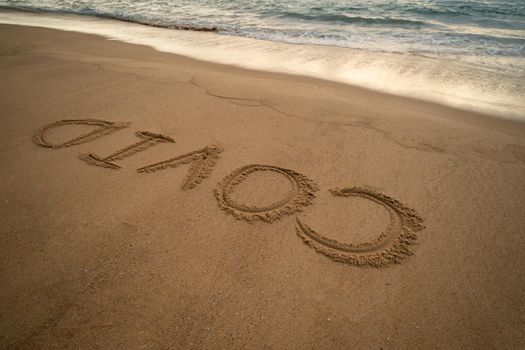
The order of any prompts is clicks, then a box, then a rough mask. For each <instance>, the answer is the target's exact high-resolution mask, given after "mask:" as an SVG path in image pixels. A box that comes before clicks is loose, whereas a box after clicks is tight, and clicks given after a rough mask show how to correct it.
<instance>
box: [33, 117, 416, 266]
mask: <svg viewBox="0 0 525 350" xmlns="http://www.w3.org/2000/svg"><path fill="white" fill-rule="evenodd" d="M71 125H82V126H84V129H85V127H88V128H89V129H90V131H88V132H85V133H83V134H80V135H76V136H72V137H71V138H70V139H69V140H66V141H62V142H60V143H55V142H52V141H50V139H49V136H48V134H49V133H51V132H53V130H54V129H58V128H64V127H67V126H71ZM129 126H130V123H127V122H111V121H106V120H99V119H76V120H60V121H57V122H54V123H51V124H48V125H45V126H44V127H42V128H40V129H39V130H38V131H37V132H36V134H35V135H34V137H33V142H34V143H35V144H36V145H38V146H41V147H46V148H51V149H58V148H65V147H71V146H75V145H80V144H84V143H87V142H90V141H93V140H96V139H98V138H100V137H103V136H108V135H110V134H112V133H114V132H116V131H118V130H121V129H124V128H127V127H129ZM64 130H66V129H64ZM67 131H68V132H70V131H71V129H67ZM135 136H136V137H137V138H138V140H137V142H135V143H132V144H131V145H129V146H126V147H124V148H122V149H119V150H113V151H112V152H108V153H109V154H107V155H105V156H101V155H97V154H94V153H83V154H80V155H79V158H80V159H81V160H83V161H84V162H86V164H88V165H91V166H97V167H102V168H106V169H113V170H118V169H121V166H120V165H119V164H118V162H119V161H120V160H122V159H124V158H127V157H131V156H133V155H134V154H137V153H139V152H143V151H146V150H148V149H150V148H152V147H155V146H156V145H157V144H159V143H175V142H176V141H175V140H174V139H172V138H171V137H169V136H166V135H161V134H156V133H152V132H149V131H137V132H135ZM223 151H224V149H223V148H222V147H220V146H217V145H208V146H205V147H203V148H200V149H198V150H194V151H191V152H188V153H184V154H178V155H176V156H175V157H173V158H169V159H166V160H163V161H160V162H156V163H153V164H148V165H145V166H142V167H140V168H138V169H137V172H138V173H150V172H155V171H160V170H164V169H167V168H178V167H180V166H182V165H189V170H188V172H187V174H186V177H185V179H184V181H183V184H182V187H181V189H182V190H184V191H186V190H190V189H192V188H195V187H197V186H198V185H199V184H200V183H201V182H202V181H203V180H204V179H206V178H208V177H209V176H211V174H212V172H213V170H214V168H215V165H216V164H217V161H218V160H219V158H220V155H221V153H222V152H223ZM257 174H270V175H272V176H279V177H282V178H284V179H285V180H286V182H287V183H288V184H289V186H288V190H287V191H286V193H285V194H284V195H283V194H281V193H279V195H278V197H279V199H277V200H275V201H274V202H270V203H265V204H262V205H249V204H246V203H243V202H242V201H240V200H239V199H238V198H236V196H235V195H234V191H235V189H236V188H237V187H240V186H242V185H243V183H244V182H245V181H249V180H248V179H249V178H250V177H252V176H256V175H257ZM317 191H319V187H318V186H317V185H316V183H315V182H314V181H313V180H311V179H309V178H308V177H306V176H305V175H303V174H301V173H299V172H296V171H294V170H291V169H286V168H282V167H278V166H273V165H263V164H248V165H244V166H241V167H239V168H237V169H235V170H234V171H232V172H231V173H230V174H229V175H227V176H226V177H225V178H224V179H223V180H222V181H220V182H219V184H218V186H217V188H216V189H215V198H216V199H217V202H218V205H219V207H220V208H221V209H223V210H224V211H225V212H227V213H229V214H231V215H233V217H235V218H236V219H239V220H244V221H249V222H251V221H263V222H266V223H272V222H275V221H276V220H280V219H283V218H285V217H288V216H294V215H295V218H294V221H295V231H296V233H297V235H298V236H299V237H300V238H301V239H302V240H303V241H304V243H306V245H307V246H309V247H311V248H313V249H314V250H315V251H316V252H318V253H321V254H323V255H325V256H327V257H329V258H331V259H332V260H333V261H336V262H340V263H345V264H350V265H356V266H369V267H384V266H388V265H392V264H398V263H400V262H401V261H402V260H403V259H404V258H406V257H407V256H409V255H412V254H413V253H412V251H411V250H410V246H411V245H413V244H414V243H415V241H416V238H417V237H416V232H417V231H420V230H422V229H423V228H424V226H423V220H422V219H421V217H420V216H419V215H418V214H417V213H416V212H415V211H414V210H413V209H410V208H409V207H407V206H406V205H404V204H403V203H401V202H399V201H398V200H396V199H394V198H392V197H389V196H387V195H386V194H383V193H379V192H376V191H374V190H371V189H367V188H363V187H345V188H339V189H331V190H330V193H331V194H332V195H333V196H337V197H354V198H360V199H363V200H368V201H372V202H374V203H376V204H378V205H379V206H382V207H383V208H384V209H386V211H387V212H388V217H389V223H388V225H387V227H386V229H385V230H384V231H383V232H381V233H380V234H379V235H378V236H377V237H376V238H374V239H372V240H369V241H367V242H361V243H357V244H352V243H343V242H339V241H337V240H335V239H331V238H328V237H327V236H325V234H322V233H319V232H317V231H316V230H315V229H314V228H312V227H310V226H309V225H308V224H307V223H306V222H305V221H304V219H301V218H299V217H298V216H297V215H298V213H300V212H302V210H303V209H304V208H305V207H307V206H310V205H312V204H313V202H314V199H315V193H316V192H317ZM269 193H270V194H272V191H270V192H269Z"/></svg>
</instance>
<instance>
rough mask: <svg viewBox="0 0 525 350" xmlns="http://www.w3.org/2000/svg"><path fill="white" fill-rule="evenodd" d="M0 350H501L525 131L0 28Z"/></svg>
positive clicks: (515, 306) (311, 82)
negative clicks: (0, 170)
mask: <svg viewBox="0 0 525 350" xmlns="http://www.w3.org/2000/svg"><path fill="white" fill-rule="evenodd" d="M0 81H1V84H0V117H1V121H2V124H1V125H2V127H1V128H0V164H1V169H2V172H1V175H0V193H1V194H2V196H1V200H0V218H1V225H0V257H1V263H0V280H1V281H2V283H1V284H0V300H1V303H0V349H523V348H525V293H524V290H525V253H524V249H525V235H524V233H525V180H524V179H525V125H524V123H520V122H517V121H511V120H503V119H497V118H492V117H490V116H485V115H480V114H474V113H471V112H466V111H461V110H458V109H453V108H450V107H446V106H442V105H437V104H432V103H427V102H423V101H417V100H414V99H410V98H402V97H396V96H391V95H387V94H381V93H377V92H373V91H369V90H365V89H361V88H357V87H352V86H345V85H341V84H336V83H331V82H327V81H320V80H315V79H311V78H306V77H295V76H289V75H282V74H273V73H266V72H255V71H249V70H244V69H240V68H235V67H228V66H222V65H217V64H212V63H206V62H200V61H196V60H191V59H188V58H185V57H181V56H177V55H171V54H167V53H161V52H156V51H154V50H152V49H150V48H148V47H143V46H137V45H131V44H125V43H119V42H116V41H110V40H106V39H104V38H100V37H97V36H90V35H84V34H77V33H71V32H60V31H53V30H46V29H37V28H31V27H21V26H8V25H0Z"/></svg>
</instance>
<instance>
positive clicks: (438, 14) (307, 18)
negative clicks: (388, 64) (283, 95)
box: [0, 0, 525, 57]
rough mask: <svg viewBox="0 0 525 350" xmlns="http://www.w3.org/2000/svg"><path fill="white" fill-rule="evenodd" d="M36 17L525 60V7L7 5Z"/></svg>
mask: <svg viewBox="0 0 525 350" xmlns="http://www.w3.org/2000/svg"><path fill="white" fill-rule="evenodd" d="M0 6H4V7H8V8H17V9H26V10H32V11H50V12H67V13H76V14H83V15H93V16H105V17H111V18H116V19H125V20H128V21H136V22H139V23H148V24H155V25H159V26H166V27H170V26H178V25H185V26H190V27H207V28H217V30H218V32H219V33H222V34H228V35H238V36H247V37H252V38H259V39H267V40H276V41H284V42H291V43H310V44H325V45H335V46H342V47H350V48H358V49H366V50H378V51H387V52H409V53H415V54H422V55H428V56H443V55H447V56H450V55H455V56H485V55H486V56H500V57H508V56H510V57H513V56H514V57H515V56H522V57H525V1H523V0H506V1H451V0H433V1H402V0H396V1H392V0H371V1H370V0H369V1H366V0H352V1H332V0H315V1H313V0H302V1H297V0H295V1H294V0H263V1H246V0H233V1H221V0H191V1H187V0H154V1H145V0H139V1H134V0H109V1H108V0H84V1H58V0H44V1H34V0H0Z"/></svg>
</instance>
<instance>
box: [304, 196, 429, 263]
mask: <svg viewBox="0 0 525 350" xmlns="http://www.w3.org/2000/svg"><path fill="white" fill-rule="evenodd" d="M330 192H331V193H332V194H333V195H334V196H341V197H351V196H357V197H361V198H363V199H368V200H371V201H373V202H375V203H377V204H379V205H381V206H383V207H384V208H385V209H387V210H388V213H389V216H390V223H389V225H388V227H387V229H386V230H385V231H384V232H382V233H381V234H380V235H379V236H378V237H376V238H375V239H373V240H371V241H369V242H365V243H359V244H352V243H341V242H338V241H336V240H333V239H330V238H327V237H324V236H322V235H321V234H319V233H317V232H315V231H314V230H313V229H312V228H310V227H309V226H308V225H306V224H304V223H303V222H301V220H299V218H296V219H295V222H296V232H297V235H298V236H299V237H301V238H302V239H303V241H304V242H305V243H306V244H307V245H309V246H310V247H312V248H314V249H315V250H316V251H317V252H318V253H321V254H324V255H326V256H328V257H329V258H331V259H332V260H334V261H337V262H343V263H347V264H351V265H358V266H371V267H383V266H387V265H390V264H398V263H400V262H401V260H402V259H403V258H404V257H406V256H408V255H412V252H411V251H410V250H409V249H408V246H409V245H412V244H414V243H415V241H416V238H417V237H416V235H415V232H417V231H419V230H422V229H423V228H424V226H423V219H421V217H419V216H418V215H417V213H416V212H415V211H414V210H413V209H410V208H408V207H406V206H405V205H404V204H403V203H401V202H399V201H397V200H395V199H393V198H391V197H389V196H387V195H385V194H382V193H379V192H376V191H373V190H370V189H366V188H362V187H350V188H343V189H335V190H331V191H330Z"/></svg>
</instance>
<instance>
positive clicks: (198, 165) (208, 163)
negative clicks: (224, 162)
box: [137, 145, 223, 190]
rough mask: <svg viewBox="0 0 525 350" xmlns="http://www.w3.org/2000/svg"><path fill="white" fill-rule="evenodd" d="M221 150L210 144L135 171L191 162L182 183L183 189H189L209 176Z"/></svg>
mask: <svg viewBox="0 0 525 350" xmlns="http://www.w3.org/2000/svg"><path fill="white" fill-rule="evenodd" d="M222 151H223V149H222V148H221V147H219V146H215V145H211V146H208V147H205V148H201V149H199V150H197V151H193V152H190V153H186V154H183V155H181V156H178V157H175V158H171V159H168V160H164V161H162V162H158V163H154V164H150V165H147V166H144V167H142V168H139V169H137V172H139V173H151V172H154V171H157V170H163V169H166V168H168V167H170V168H177V167H179V166H180V165H183V164H188V163H192V164H191V166H190V170H189V171H188V174H187V175H186V179H185V180H184V183H183V184H182V189H183V190H189V189H191V188H194V187H196V186H197V185H198V184H200V183H201V182H202V180H204V179H205V178H207V177H208V176H210V174H211V172H212V170H213V168H214V167H215V165H216V164H217V160H218V159H219V154H220V153H221V152H222Z"/></svg>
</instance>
